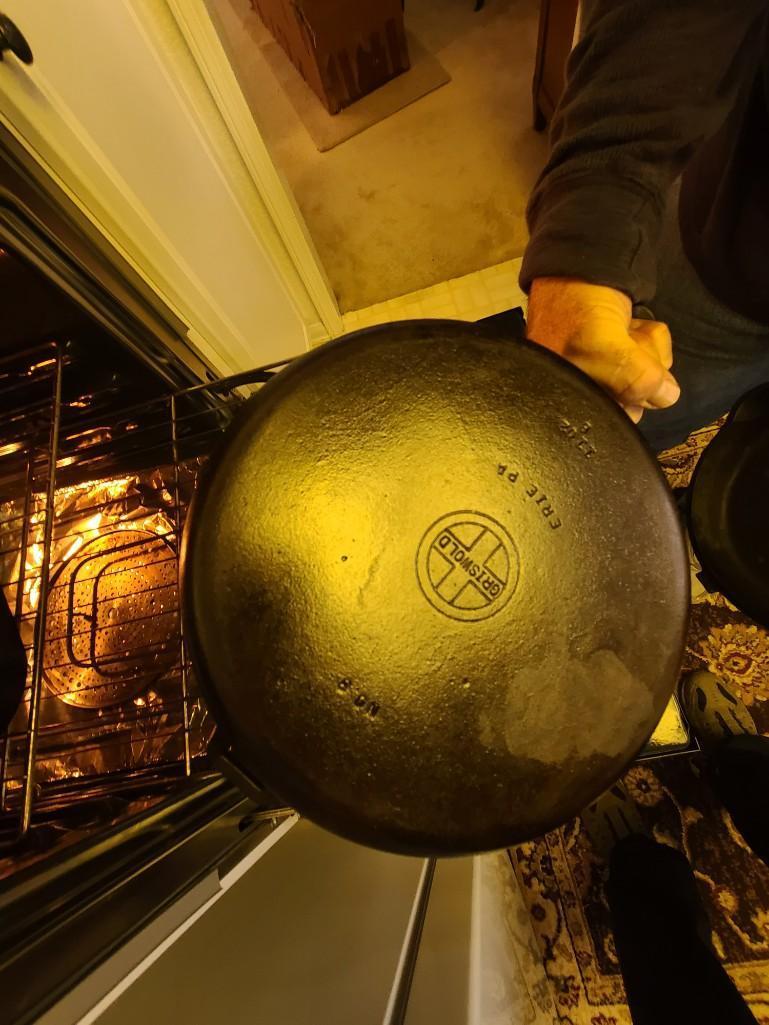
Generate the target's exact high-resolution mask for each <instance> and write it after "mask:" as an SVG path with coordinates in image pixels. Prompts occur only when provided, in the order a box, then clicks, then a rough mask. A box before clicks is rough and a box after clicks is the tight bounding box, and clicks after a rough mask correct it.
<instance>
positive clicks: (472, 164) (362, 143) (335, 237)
mask: <svg viewBox="0 0 769 1025" xmlns="http://www.w3.org/2000/svg"><path fill="white" fill-rule="evenodd" d="M209 5H210V7H211V9H212V12H213V13H214V15H215V16H216V20H217V21H218V23H219V26H220V32H221V35H222V40H223V42H224V44H225V46H226V47H227V49H228V50H229V52H230V56H231V60H232V62H233V67H234V68H235V71H236V73H237V74H238V77H239V79H240V82H241V87H242V88H243V91H244V93H245V95H246V98H247V100H248V101H249V104H250V106H251V108H252V110H253V111H254V117H255V119H256V121H257V123H258V124H259V126H260V128H261V130H262V132H263V134H264V137H265V139H266V141H267V144H268V146H269V148H270V151H271V153H272V155H273V157H274V159H275V162H276V164H277V165H278V167H279V168H280V170H281V171H282V172H283V174H284V176H285V178H286V179H287V181H288V183H289V185H290V187H291V189H292V191H293V193H294V195H295V197H296V200H297V202H298V204H299V207H300V209H301V211H302V213H303V214H304V217H305V220H306V222H307V225H308V227H309V230H310V234H311V235H312V238H313V240H314V242H315V245H316V247H317V249H318V252H319V254H320V258H321V261H322V263H323V265H324V267H325V269H326V273H327V274H328V276H329V279H330V281H331V284H332V286H333V288H334V290H335V292H336V294H337V297H338V299H339V303H340V306H341V309H342V311H343V312H344V311H347V310H352V309H360V308H362V307H364V306H369V305H372V304H373V303H377V302H381V301H382V300H384V299H391V298H394V297H395V296H399V295H403V294H404V293H406V292H413V291H415V290H416V289H421V288H426V287H428V286H430V285H433V284H436V283H437V282H441V281H446V280H448V279H450V278H455V277H459V276H461V275H463V274H467V273H470V272H471V271H477V270H480V269H481V268H483V267H489V266H492V265H494V264H497V263H501V262H503V261H504V260H509V259H511V258H513V257H516V256H520V255H521V253H522V252H523V248H524V245H525V242H526V228H525V222H524V209H525V204H526V198H527V196H528V193H529V191H530V189H531V186H532V184H533V182H534V179H535V178H536V175H537V173H538V171H539V168H540V167H541V165H542V162H543V161H544V158H545V152H546V142H545V140H544V139H543V138H542V137H541V136H539V135H537V134H536V133H534V132H533V131H532V129H531V99H530V97H531V76H532V71H533V63H534V53H535V48H536V33H537V15H538V3H537V2H536V0H493V3H487V4H486V6H485V7H484V8H483V10H481V11H479V12H477V13H476V12H474V11H473V3H472V0H408V2H407V3H406V25H407V28H408V29H409V30H410V31H411V32H413V33H414V35H416V36H417V38H418V39H419V40H420V42H421V43H422V44H423V46H424V47H425V48H426V49H427V50H428V51H429V52H430V53H432V54H433V55H434V56H435V57H436V58H437V59H438V60H439V61H440V63H441V64H442V65H443V66H444V67H445V68H446V70H447V72H448V73H449V74H450V75H451V79H452V80H451V82H449V83H448V84H447V85H445V86H442V87H441V88H440V89H437V90H435V91H434V92H432V93H430V94H429V95H427V96H424V97H422V98H421V99H419V100H417V101H416V102H415V103H412V104H410V105H409V106H408V107H406V108H404V109H403V110H400V111H398V112H397V113H396V114H393V115H392V116H391V117H389V118H387V119H386V120H385V121H382V122H380V123H379V124H375V125H373V126H372V127H371V128H368V129H367V130H366V131H364V132H363V133H361V134H360V135H356V136H355V137H354V138H352V139H349V140H347V141H346V142H344V143H342V144H341V145H339V146H337V147H336V148H334V149H332V150H330V151H329V152H327V153H319V152H318V150H317V149H316V147H315V144H314V143H313V141H312V139H311V138H310V136H309V134H308V133H307V130H306V128H305V127H304V125H303V124H302V122H301V120H300V118H299V117H298V115H297V114H296V111H295V110H294V108H293V106H292V104H291V102H290V100H289V99H288V97H287V96H286V94H285V92H284V91H283V90H282V89H281V87H280V85H279V84H278V82H277V81H276V79H275V76H274V74H273V72H272V70H271V69H270V67H269V65H268V63H267V62H266V60H265V59H264V56H263V55H262V54H261V53H260V52H259V47H258V46H255V45H254V36H253V27H252V26H249V22H250V19H253V18H254V17H255V16H254V15H253V13H252V12H251V8H250V5H249V2H248V0H209ZM262 31H264V30H262Z"/></svg>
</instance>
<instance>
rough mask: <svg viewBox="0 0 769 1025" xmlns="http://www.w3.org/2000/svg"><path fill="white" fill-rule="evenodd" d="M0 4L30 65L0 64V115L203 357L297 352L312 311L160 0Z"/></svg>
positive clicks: (224, 359)
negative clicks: (28, 52) (25, 45)
mask: <svg viewBox="0 0 769 1025" xmlns="http://www.w3.org/2000/svg"><path fill="white" fill-rule="evenodd" d="M195 2H197V0H195ZM3 10H4V13H6V14H7V15H8V16H9V17H11V18H12V19H14V21H16V23H17V25H18V26H19V28H20V29H21V30H22V31H23V32H24V34H25V35H26V37H27V39H28V41H29V43H30V46H31V48H32V51H33V54H34V58H35V61H34V64H33V65H32V66H31V67H29V68H28V67H25V66H23V65H22V64H20V63H19V62H18V61H17V60H16V58H15V57H13V56H6V59H5V60H4V62H3V63H2V64H1V65H0V117H2V119H3V120H4V121H5V122H6V124H8V125H9V126H10V127H11V128H12V130H13V131H14V132H15V134H16V135H17V136H18V137H20V138H21V140H22V141H23V142H24V144H25V146H26V147H27V149H28V150H29V151H30V152H32V153H34V154H35V156H36V159H37V160H38V162H40V163H42V164H43V165H44V166H45V167H46V168H47V169H48V170H49V172H50V173H51V174H52V175H53V176H54V177H56V178H57V179H58V180H59V181H60V183H61V184H63V185H64V186H65V187H66V188H67V191H69V192H70V194H71V195H72V197H73V198H74V199H75V200H76V201H77V202H78V203H79V205H80V206H81V208H83V209H84V210H85V212H86V213H87V214H88V215H89V216H90V217H91V219H92V220H93V221H94V222H95V223H97V224H98V225H99V227H100V229H101V230H102V231H103V232H104V234H106V235H107V236H108V237H109V238H110V240H111V241H113V243H114V244H115V245H116V246H117V247H118V248H119V249H120V250H121V251H122V252H123V254H124V255H125V256H126V257H127V258H128V259H129V261H130V262H131V263H133V264H134V266H135V267H136V268H137V270H138V271H139V272H140V273H142V275H143V276H144V277H145V278H146V279H147V280H148V281H149V282H150V283H151V284H152V286H153V287H154V288H155V290H156V291H157V292H158V294H160V295H161V297H162V298H163V299H164V300H165V301H166V302H167V304H168V305H169V306H170V307H171V308H172V309H173V310H174V311H175V312H176V313H177V315H179V316H180V317H181V319H182V320H183V321H185V323H187V324H188V325H189V327H190V337H191V338H192V340H193V342H194V343H195V344H196V345H197V346H198V348H200V349H201V351H202V354H203V355H204V356H205V357H206V358H208V359H209V361H210V362H212V363H213V364H214V365H215V366H216V368H217V369H218V370H219V371H221V372H228V371H234V370H240V369H245V368H247V367H249V366H255V365H258V364H260V363H266V362H270V361H273V360H277V359H281V358H283V357H286V356H290V355H294V354H296V353H298V352H300V351H302V350H304V349H305V348H306V331H307V330H308V329H311V327H312V325H313V323H314V322H317V319H318V318H317V312H316V310H315V308H314V306H313V304H312V302H311V301H310V299H309V296H307V295H306V292H303V290H302V287H301V283H298V282H297V279H296V277H295V271H294V269H293V266H292V264H291V261H290V260H289V259H288V257H287V256H285V257H284V255H283V254H282V253H281V251H280V240H279V239H278V238H277V235H276V233H275V227H274V224H272V222H271V220H270V217H269V215H268V214H267V212H266V209H265V208H264V204H263V203H262V201H261V199H260V196H259V193H258V192H257V191H256V189H255V188H254V184H253V181H252V180H251V179H250V177H249V175H248V174H247V172H246V170H245V168H244V166H243V164H242V160H241V158H240V156H239V154H238V151H237V149H236V148H235V146H234V144H233V142H232V139H231V137H230V136H229V134H228V132H227V130H226V126H225V125H224V122H223V121H222V120H221V117H220V115H219V113H218V111H217V109H216V107H215V105H214V104H213V101H212V100H211V97H210V94H209V93H208V91H207V89H206V86H205V83H204V82H203V80H202V78H201V77H200V73H199V70H198V68H197V66H196V65H195V63H194V61H193V60H192V58H191V56H190V54H189V51H188V49H187V47H186V44H185V43H184V40H183V39H182V37H181V35H180V33H179V31H178V28H177V26H176V23H175V22H174V21H173V19H172V18H171V16H170V14H169V12H168V9H167V7H166V5H165V3H164V2H163V0H36V2H35V3H29V2H25V0H6V2H5V3H4V4H3ZM276 253H277V255H276ZM292 275H293V277H292Z"/></svg>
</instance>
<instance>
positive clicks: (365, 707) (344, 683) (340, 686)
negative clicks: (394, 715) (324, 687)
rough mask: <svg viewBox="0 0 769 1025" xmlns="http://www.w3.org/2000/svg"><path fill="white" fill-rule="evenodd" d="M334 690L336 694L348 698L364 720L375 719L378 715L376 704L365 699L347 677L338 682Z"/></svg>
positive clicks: (361, 692)
mask: <svg viewBox="0 0 769 1025" xmlns="http://www.w3.org/2000/svg"><path fill="white" fill-rule="evenodd" d="M336 690H337V694H342V695H345V696H346V697H348V698H349V699H350V700H351V701H352V705H353V708H354V709H355V710H356V711H357V712H360V714H361V715H362V716H364V717H365V718H366V719H376V717H377V716H378V715H379V705H378V703H377V702H376V701H372V700H371V699H370V698H369V697H367V696H366V694H364V693H363V691H361V690H360V689H359V688H358V687H356V686H355V684H354V683H353V681H352V680H351V679H350V678H349V677H348V676H345V678H344V679H343V680H339V682H338V683H337V685H336Z"/></svg>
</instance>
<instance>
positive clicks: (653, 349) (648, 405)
mask: <svg viewBox="0 0 769 1025" xmlns="http://www.w3.org/2000/svg"><path fill="white" fill-rule="evenodd" d="M637 343H638V345H639V347H640V348H641V349H643V350H644V352H646V353H647V354H648V355H649V356H651V358H652V359H653V360H655V362H657V363H659V362H660V359H659V346H658V345H656V344H655V342H654V339H653V338H651V337H649V336H647V335H645V334H640V335H638V336H637ZM638 405H639V406H641V407H642V408H643V409H656V408H657V406H655V405H654V403H653V402H650V401H649V400H648V399H640V400H639V402H638Z"/></svg>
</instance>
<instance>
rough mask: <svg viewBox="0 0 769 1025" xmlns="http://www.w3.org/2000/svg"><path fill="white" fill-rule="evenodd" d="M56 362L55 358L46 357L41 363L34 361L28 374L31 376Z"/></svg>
mask: <svg viewBox="0 0 769 1025" xmlns="http://www.w3.org/2000/svg"><path fill="white" fill-rule="evenodd" d="M55 363H56V360H55V359H44V360H41V361H40V362H39V363H33V364H32V366H31V367H30V368H29V370H28V371H27V374H28V376H30V377H31V376H32V374H36V373H37V372H38V370H44V369H45V368H46V367H51V366H53V365H54V364H55Z"/></svg>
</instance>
